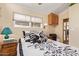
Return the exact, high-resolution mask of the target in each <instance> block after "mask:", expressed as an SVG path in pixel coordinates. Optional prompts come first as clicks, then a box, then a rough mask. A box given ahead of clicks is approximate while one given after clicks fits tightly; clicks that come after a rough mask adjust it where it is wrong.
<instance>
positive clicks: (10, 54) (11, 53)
mask: <svg viewBox="0 0 79 59" xmlns="http://www.w3.org/2000/svg"><path fill="white" fill-rule="evenodd" d="M16 55H17V51H14V52H10V53H9V56H16Z"/></svg>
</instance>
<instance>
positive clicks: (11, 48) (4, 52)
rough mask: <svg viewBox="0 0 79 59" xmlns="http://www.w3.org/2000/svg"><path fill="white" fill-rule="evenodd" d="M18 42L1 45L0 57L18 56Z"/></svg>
mask: <svg viewBox="0 0 79 59" xmlns="http://www.w3.org/2000/svg"><path fill="white" fill-rule="evenodd" d="M16 55H17V42H10V43H3V44H2V45H1V50H0V56H16Z"/></svg>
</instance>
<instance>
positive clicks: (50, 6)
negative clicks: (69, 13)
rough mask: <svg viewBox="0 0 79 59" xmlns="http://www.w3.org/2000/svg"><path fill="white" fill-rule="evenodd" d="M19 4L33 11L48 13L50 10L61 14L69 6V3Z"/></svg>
mask: <svg viewBox="0 0 79 59" xmlns="http://www.w3.org/2000/svg"><path fill="white" fill-rule="evenodd" d="M19 5H22V6H25V7H26V8H28V9H29V10H32V11H33V12H37V13H42V14H48V13H50V12H53V13H56V14H59V13H61V12H62V11H64V10H65V9H67V8H68V7H69V3H41V5H38V3H20V4H19Z"/></svg>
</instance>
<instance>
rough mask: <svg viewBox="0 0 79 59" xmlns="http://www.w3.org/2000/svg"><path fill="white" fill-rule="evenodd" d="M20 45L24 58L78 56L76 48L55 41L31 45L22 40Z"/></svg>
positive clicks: (78, 52) (78, 51)
mask: <svg viewBox="0 0 79 59" xmlns="http://www.w3.org/2000/svg"><path fill="white" fill-rule="evenodd" d="M21 43H22V51H23V55H24V56H79V49H78V48H75V47H71V46H69V45H66V44H63V43H60V42H56V41H51V42H49V41H47V42H44V43H41V44H38V43H35V44H32V43H29V42H25V41H24V39H23V38H22V39H21Z"/></svg>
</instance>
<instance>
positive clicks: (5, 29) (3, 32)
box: [1, 27, 12, 39]
mask: <svg viewBox="0 0 79 59" xmlns="http://www.w3.org/2000/svg"><path fill="white" fill-rule="evenodd" d="M1 34H3V35H5V37H4V38H5V39H8V38H9V36H8V35H9V34H12V31H11V29H10V28H9V27H5V28H4V29H3V30H2V32H1Z"/></svg>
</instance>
